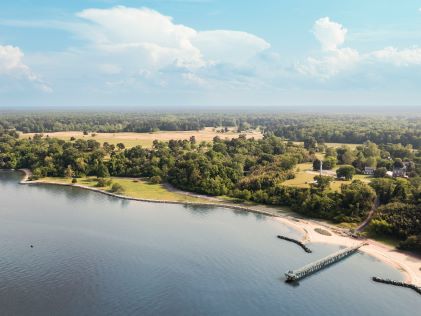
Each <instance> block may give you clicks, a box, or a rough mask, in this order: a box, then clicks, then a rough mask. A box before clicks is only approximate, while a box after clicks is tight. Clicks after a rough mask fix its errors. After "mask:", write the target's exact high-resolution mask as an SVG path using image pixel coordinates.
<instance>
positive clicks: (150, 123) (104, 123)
mask: <svg viewBox="0 0 421 316" xmlns="http://www.w3.org/2000/svg"><path fill="white" fill-rule="evenodd" d="M204 127H233V128H236V129H238V130H239V131H245V130H247V129H250V128H253V129H254V128H260V129H261V130H262V131H264V133H266V134H268V135H275V136H279V137H282V138H285V139H288V140H292V141H304V140H305V139H307V138H309V137H314V138H315V139H316V140H317V141H318V142H319V143H323V142H335V143H354V144H361V143H363V142H365V141H368V140H369V141H372V142H374V143H377V144H388V143H393V144H399V143H400V144H403V145H408V144H410V145H412V146H413V147H414V148H420V147H421V117H411V116H402V117H391V116H381V115H376V116H374V115H365V116H362V115H361V116H356V115H353V116H351V115H333V114H331V115H327V114H312V115H310V114H291V113H282V114H281V113H278V114H276V113H270V114H268V113H253V114H230V113H225V114H224V113H222V114H221V113H199V112H198V113H173V114H168V113H138V112H136V113H116V112H110V113H101V114H98V113H87V112H84V113H77V112H71V113H64V112H63V113H62V112H49V113H32V114H31V113H20V112H4V113H0V130H2V129H3V130H10V129H15V130H17V131H21V132H24V133H29V132H33V133H45V132H58V131H87V132H113V133H116V132H154V131H159V130H163V131H186V130H200V129H202V128H204Z"/></svg>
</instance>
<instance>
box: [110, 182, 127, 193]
mask: <svg viewBox="0 0 421 316" xmlns="http://www.w3.org/2000/svg"><path fill="white" fill-rule="evenodd" d="M111 192H113V193H116V194H122V193H124V188H123V186H122V185H121V184H120V183H114V184H113V185H112V187H111Z"/></svg>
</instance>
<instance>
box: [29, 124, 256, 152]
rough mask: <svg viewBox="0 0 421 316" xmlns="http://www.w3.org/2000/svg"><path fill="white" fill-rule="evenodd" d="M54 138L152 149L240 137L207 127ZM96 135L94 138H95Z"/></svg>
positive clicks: (61, 134)
mask: <svg viewBox="0 0 421 316" xmlns="http://www.w3.org/2000/svg"><path fill="white" fill-rule="evenodd" d="M241 134H245V135H246V136H247V137H248V138H251V137H254V138H256V139H260V138H262V137H263V135H262V133H260V132H259V131H258V130H254V131H249V132H247V133H241ZM47 135H48V136H49V137H54V138H58V139H62V140H66V141H69V140H70V138H71V137H74V138H76V139H85V140H88V139H94V140H96V141H97V142H99V143H101V144H102V143H104V142H108V143H110V144H113V145H116V144H118V143H123V144H124V145H125V146H126V147H127V148H130V147H134V146H137V145H141V146H143V147H148V148H150V147H152V143H153V141H154V140H160V141H169V140H171V139H175V140H183V139H189V138H190V137H191V136H195V138H196V141H197V142H201V141H207V142H210V141H212V140H213V138H214V137H215V136H219V137H220V138H222V139H224V138H228V139H232V138H236V137H238V136H239V135H240V133H237V132H236V131H235V130H233V129H231V130H229V131H228V132H226V133H218V132H217V131H216V130H215V129H214V128H212V127H207V128H204V129H203V130H200V131H176V132H155V133H95V134H91V133H89V134H88V135H83V132H80V131H79V132H78V131H73V132H56V133H44V136H47ZM93 135H94V136H93ZM33 136H34V133H28V134H21V137H22V138H29V137H33Z"/></svg>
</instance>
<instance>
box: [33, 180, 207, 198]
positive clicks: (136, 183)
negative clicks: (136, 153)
mask: <svg viewBox="0 0 421 316" xmlns="http://www.w3.org/2000/svg"><path fill="white" fill-rule="evenodd" d="M111 180H112V182H113V183H119V184H121V185H122V186H123V188H124V193H123V194H122V195H125V196H130V197H134V198H140V199H148V200H164V201H176V202H197V203H205V202H209V201H208V200H205V199H201V198H198V197H193V196H189V195H186V194H181V193H177V192H172V191H171V190H168V189H167V188H166V187H165V186H164V185H162V184H151V183H149V182H147V181H144V180H135V179H129V178H111ZM71 181H72V179H70V178H57V177H54V178H51V177H47V178H42V179H40V180H39V181H38V182H48V183H67V184H70V183H71ZM96 183H97V178H96V177H86V178H80V179H77V184H79V185H83V186H88V187H95V185H96ZM95 188H96V187H95ZM110 188H111V186H107V187H102V188H98V189H101V190H104V191H110Z"/></svg>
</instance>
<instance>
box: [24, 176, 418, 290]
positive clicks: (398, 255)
mask: <svg viewBox="0 0 421 316" xmlns="http://www.w3.org/2000/svg"><path fill="white" fill-rule="evenodd" d="M18 171H21V172H23V173H24V177H23V178H22V180H21V181H20V182H19V183H20V184H46V185H61V186H67V187H77V188H81V189H85V190H90V191H94V192H98V193H101V194H105V195H108V196H112V197H115V198H119V199H124V200H130V201H138V202H147V203H162V204H179V205H190V206H211V207H223V208H228V209H233V210H241V211H246V212H252V213H255V214H262V215H266V216H269V217H271V218H272V219H273V220H275V221H277V222H279V223H282V224H284V225H287V226H289V227H292V228H293V229H295V230H297V231H298V232H300V233H301V234H302V235H303V237H302V242H303V243H309V242H311V243H325V244H334V245H340V246H347V247H349V246H352V245H355V244H356V243H357V240H355V239H353V238H351V237H350V236H348V235H347V234H346V233H345V230H344V229H341V228H339V227H336V226H334V225H332V224H328V223H325V222H322V221H319V220H313V219H302V218H298V217H294V216H292V215H291V213H287V212H285V213H283V214H280V213H276V212H271V211H270V210H268V209H267V207H265V206H263V205H262V206H259V205H258V206H256V207H253V206H240V205H233V204H227V203H226V202H224V201H221V202H218V199H217V198H212V197H206V196H203V195H196V194H194V195H195V196H200V197H203V198H208V199H209V200H210V201H211V202H209V203H200V202H187V201H184V202H182V201H168V200H153V199H142V198H134V197H129V196H124V195H119V194H115V193H111V192H107V191H104V190H101V189H98V188H93V187H89V186H85V185H80V184H68V183H58V182H42V181H29V178H30V177H31V176H32V172H31V171H30V170H29V169H19V170H18ZM177 191H178V192H183V191H180V190H177ZM183 193H184V194H187V195H189V194H190V192H183ZM316 228H322V229H324V230H327V231H328V232H329V233H330V234H331V235H330V236H327V235H322V234H320V233H318V232H316V231H315V229H316ZM365 241H366V242H367V243H368V245H366V246H364V247H362V248H361V249H360V251H361V252H363V253H365V254H367V255H370V256H372V257H374V258H376V259H377V260H380V261H381V262H383V263H386V264H388V265H390V266H392V267H394V268H395V269H397V270H399V271H400V272H401V273H402V274H404V276H405V279H404V282H407V283H411V284H414V285H416V286H421V259H420V258H419V257H416V256H414V255H412V254H409V253H405V252H402V251H399V250H397V249H395V248H394V247H391V246H388V245H385V244H382V243H380V242H378V241H375V240H373V239H366V240H365Z"/></svg>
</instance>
